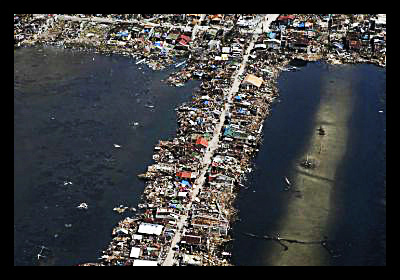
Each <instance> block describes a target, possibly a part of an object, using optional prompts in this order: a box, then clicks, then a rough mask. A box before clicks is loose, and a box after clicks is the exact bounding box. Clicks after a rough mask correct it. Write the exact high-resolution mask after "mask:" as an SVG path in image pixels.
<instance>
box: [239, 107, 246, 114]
mask: <svg viewBox="0 0 400 280" xmlns="http://www.w3.org/2000/svg"><path fill="white" fill-rule="evenodd" d="M237 112H238V113H239V114H245V113H246V110H244V109H243V108H239V109H238V110H237Z"/></svg>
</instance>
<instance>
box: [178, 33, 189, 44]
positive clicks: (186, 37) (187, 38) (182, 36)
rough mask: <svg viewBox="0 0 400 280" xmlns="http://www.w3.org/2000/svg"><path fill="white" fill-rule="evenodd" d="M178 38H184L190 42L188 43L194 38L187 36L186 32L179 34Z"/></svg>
mask: <svg viewBox="0 0 400 280" xmlns="http://www.w3.org/2000/svg"><path fill="white" fill-rule="evenodd" d="M178 39H183V40H185V41H186V42H188V43H189V42H190V41H191V40H192V39H190V37H189V36H186V35H184V34H182V35H181V36H179V38H178Z"/></svg>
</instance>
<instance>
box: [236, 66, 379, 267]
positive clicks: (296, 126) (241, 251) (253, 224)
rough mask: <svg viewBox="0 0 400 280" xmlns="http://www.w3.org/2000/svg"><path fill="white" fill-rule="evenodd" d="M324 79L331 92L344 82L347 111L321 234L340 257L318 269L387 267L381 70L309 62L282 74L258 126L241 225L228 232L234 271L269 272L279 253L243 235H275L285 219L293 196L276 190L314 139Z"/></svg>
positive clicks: (273, 244) (242, 196)
mask: <svg viewBox="0 0 400 280" xmlns="http://www.w3.org/2000/svg"><path fill="white" fill-rule="evenodd" d="M327 80H328V81H329V80H331V81H330V83H332V84H330V85H329V87H331V88H333V87H335V84H334V82H335V81H336V82H337V81H339V80H345V81H346V82H348V84H350V87H351V88H350V89H349V92H350V94H351V95H352V96H351V98H352V100H354V107H353V109H352V110H353V111H352V115H351V117H350V118H349V121H348V124H347V125H348V130H349V135H348V137H347V144H346V146H347V148H346V153H345V156H344V159H343V160H342V161H341V162H340V164H339V166H338V169H337V170H338V171H337V174H336V178H337V183H336V184H335V188H334V191H333V193H332V194H331V199H330V203H331V212H330V223H329V225H328V227H327V231H328V234H327V235H328V238H329V239H330V240H332V242H331V243H330V246H331V247H332V248H333V249H334V250H335V253H337V255H340V257H335V258H330V259H329V260H328V261H327V262H326V263H324V265H386V70H385V69H382V68H379V67H377V66H374V65H369V64H363V65H326V64H324V63H320V62H317V63H308V64H307V65H306V66H305V67H302V69H301V71H299V72H283V73H282V74H281V76H280V77H279V79H278V84H279V89H280V95H281V96H280V102H278V103H276V104H275V105H274V108H273V111H272V114H271V116H270V117H269V118H268V119H267V120H266V121H265V122H264V131H263V133H264V140H263V144H262V146H261V148H260V152H259V153H258V155H257V157H256V158H255V160H254V164H255V168H254V171H253V172H252V173H251V174H250V175H249V177H248V181H247V182H246V186H247V187H249V188H248V189H247V190H243V191H242V192H241V193H240V194H239V196H238V200H237V202H236V206H237V207H238V209H239V210H240V213H239V219H240V220H238V221H237V222H236V223H235V224H234V227H233V236H234V238H235V240H234V241H233V244H232V246H233V263H234V264H235V265H271V262H270V260H271V258H272V256H271V254H274V253H276V252H277V250H281V249H282V247H280V245H279V244H277V243H276V242H271V241H266V240H262V239H254V238H249V237H247V236H245V235H243V232H251V233H254V234H257V235H260V236H262V235H265V234H274V233H279V226H278V225H279V224H280V221H281V219H284V217H285V216H286V215H290V213H287V205H288V203H290V201H291V199H293V196H292V195H289V194H288V193H287V192H284V191H282V178H284V176H286V175H287V174H290V173H293V172H294V170H293V165H292V162H293V160H294V159H296V158H298V155H299V154H301V153H302V151H303V150H304V148H305V147H306V146H307V145H308V143H307V139H309V137H310V134H311V133H315V131H314V128H315V127H314V125H313V118H314V115H315V113H316V111H317V110H318V108H319V104H320V102H321V96H322V94H321V88H323V87H324V85H323V84H322V83H324V82H323V81H325V82H326V81H327ZM325 87H326V86H325ZM380 110H382V111H383V113H379V111H380ZM338 111H340V110H338ZM289 250H290V249H289ZM303 263H304V262H303Z"/></svg>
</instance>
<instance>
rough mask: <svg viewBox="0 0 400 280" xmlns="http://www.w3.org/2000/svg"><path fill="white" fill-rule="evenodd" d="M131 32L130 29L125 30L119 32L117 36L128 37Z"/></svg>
mask: <svg viewBox="0 0 400 280" xmlns="http://www.w3.org/2000/svg"><path fill="white" fill-rule="evenodd" d="M128 35H129V33H128V31H123V32H118V33H117V36H119V37H128Z"/></svg>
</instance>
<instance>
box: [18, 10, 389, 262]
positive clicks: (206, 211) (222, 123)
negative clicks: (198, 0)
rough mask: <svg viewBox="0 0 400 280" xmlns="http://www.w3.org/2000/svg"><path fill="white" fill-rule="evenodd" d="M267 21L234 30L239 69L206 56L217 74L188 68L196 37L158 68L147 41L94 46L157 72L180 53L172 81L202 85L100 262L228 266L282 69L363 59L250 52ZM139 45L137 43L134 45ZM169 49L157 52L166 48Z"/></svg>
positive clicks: (180, 109)
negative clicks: (234, 227)
mask: <svg viewBox="0 0 400 280" xmlns="http://www.w3.org/2000/svg"><path fill="white" fill-rule="evenodd" d="M271 16H272V15H268V17H269V18H270V20H269V22H268V23H267V22H266V21H265V19H266V18H267V16H265V17H264V23H261V22H260V21H258V23H257V24H256V25H255V27H254V29H253V32H246V33H241V32H237V33H236V34H235V35H236V37H239V38H240V40H239V42H241V43H242V44H241V47H240V49H241V54H239V59H236V64H235V65H234V67H230V65H229V64H228V63H226V60H222V59H221V57H220V56H215V59H214V61H213V62H212V61H210V60H208V66H209V67H210V66H214V67H213V69H215V70H214V71H213V72H211V73H210V72H209V67H207V64H206V63H203V64H205V65H204V66H201V68H200V69H199V68H198V67H195V66H194V65H191V64H194V63H196V62H197V65H199V59H198V57H195V55H193V56H192V53H195V50H196V47H195V46H197V45H199V44H200V43H201V42H197V41H196V38H194V39H195V40H193V41H194V42H195V44H194V46H191V47H190V48H189V49H185V50H183V51H179V50H177V51H174V52H173V55H167V56H166V57H164V60H163V61H162V63H160V61H159V57H157V55H154V53H153V54H152V53H151V52H147V51H145V53H143V50H146V48H147V47H148V46H149V45H148V44H147V43H146V42H144V43H143V44H142V43H140V42H139V44H140V46H141V47H142V48H141V47H139V50H138V51H133V52H131V53H127V52H126V49H124V48H118V47H116V48H114V47H113V48H110V49H107V50H102V49H101V48H100V47H99V46H95V47H94V49H96V50H97V51H99V52H103V51H104V52H111V53H119V54H123V55H126V54H127V55H132V56H134V57H139V58H137V59H138V60H139V59H145V60H146V62H145V63H146V64H148V65H149V64H150V65H149V66H150V67H152V68H153V70H159V69H162V68H163V67H165V66H164V65H170V64H171V63H172V61H173V60H174V59H175V58H176V57H183V58H186V59H187V65H185V66H184V67H183V69H182V70H181V71H180V72H177V73H176V74H173V75H171V77H170V78H169V79H168V81H167V82H169V83H172V84H175V85H176V86H181V85H183V84H184V83H185V82H186V81H187V80H189V79H190V78H193V76H199V77H200V79H202V80H203V82H202V85H201V89H200V90H199V92H196V93H194V96H193V100H192V103H191V104H183V105H182V106H180V107H178V108H177V111H178V112H177V114H178V131H177V137H176V138H174V139H173V140H172V141H161V140H160V142H159V145H157V146H156V147H155V153H154V155H153V159H154V160H155V162H156V163H155V164H153V165H151V166H149V167H148V169H147V172H145V173H144V174H141V175H140V176H141V177H142V178H144V179H146V187H145V190H144V197H143V203H140V204H139V205H138V208H139V211H138V212H139V213H138V214H137V215H136V216H135V217H134V218H126V219H125V220H123V221H121V222H120V223H119V224H118V226H117V227H115V228H114V229H113V241H112V242H111V244H110V245H109V247H108V249H107V250H105V251H103V256H102V259H103V261H102V263H101V265H160V264H161V265H176V264H178V263H179V265H230V263H229V260H230V256H231V253H230V252H228V251H227V250H225V249H224V246H225V245H224V244H226V243H227V242H229V241H230V240H231V238H230V236H229V232H230V230H231V229H230V224H231V222H232V221H234V220H235V213H236V211H237V210H236V209H234V208H233V202H234V200H235V195H236V193H237V192H238V191H239V190H240V188H241V183H242V180H243V178H244V177H245V176H246V173H248V172H251V168H250V164H251V159H252V158H253V157H254V155H255V154H256V153H257V152H258V147H259V145H260V141H261V139H262V124H263V122H264V120H265V119H266V117H267V116H268V115H269V113H270V105H271V104H272V103H273V102H274V100H275V99H276V97H277V96H278V89H277V86H276V79H277V77H278V76H279V73H280V72H281V71H291V70H293V69H294V70H297V68H289V67H288V66H287V65H288V63H289V62H290V61H291V60H293V59H295V58H300V59H303V60H310V61H313V60H314V61H315V60H322V59H326V60H327V61H328V62H330V63H333V64H335V63H336V64H337V63H341V62H342V61H345V62H346V61H352V63H359V62H363V61H364V60H365V58H363V57H361V56H359V57H357V56H355V57H354V59H350V58H341V57H334V56H333V55H332V54H327V55H326V54H314V55H312V54H292V53H286V54H284V56H282V54H280V55H279V54H274V53H272V54H271V55H270V56H268V57H265V56H262V55H259V53H258V52H253V53H252V54H251V51H252V50H253V47H254V46H255V45H256V43H257V40H258V39H259V37H261V39H262V38H265V37H264V32H261V33H257V32H256V29H260V28H261V29H262V30H264V25H266V26H268V28H269V26H270V24H271V22H272V19H276V18H278V17H279V15H273V16H274V18H271ZM203 18H204V17H203ZM260 23H261V25H260ZM196 26H197V25H196V24H195V25H194V27H196ZM268 31H269V30H268V29H267V30H266V31H265V33H266V32H268ZM249 33H250V36H249ZM87 34H89V33H86V36H87ZM94 36H95V35H91V36H87V37H88V38H91V37H94ZM199 37H200V36H199ZM45 38H46V37H45ZM249 40H251V41H250V42H249ZM138 41H141V40H136V41H135V42H138ZM261 42H262V41H261ZM47 43H49V42H47ZM53 43H54V42H53ZM258 43H259V42H258ZM54 44H55V45H57V44H58V43H57V42H55V43H54ZM126 44H127V43H126V42H125V43H124V44H123V45H124V46H125V45H126ZM259 44H260V43H259ZM22 45H24V44H22ZM28 45H29V41H28ZM59 45H60V44H59ZM60 46H63V47H66V46H67V47H69V46H78V47H83V48H86V47H87V46H88V42H85V41H79V40H77V41H76V42H73V44H72V45H70V44H65V43H63V44H62V45H60ZM100 46H101V45H100ZM92 47H93V46H92ZM165 49H167V48H166V47H164V46H161V50H165ZM243 50H246V52H245V53H243ZM92 51H93V50H92ZM170 51H171V50H168V52H170ZM239 53H240V52H239ZM189 54H190V55H189ZM254 56H255V57H254ZM216 57H219V58H220V59H216ZM282 57H283V59H282ZM339 59H340V60H339ZM157 60H158V61H157ZM196 60H197V61H196ZM156 61H157V62H156ZM247 62H248V64H246V63H247ZM372 62H373V63H377V62H376V61H375V62H374V61H372ZM378 63H380V62H379V61H378ZM239 65H240V68H239V69H237V67H238V66H239ZM381 66H382V65H381ZM176 67H177V66H176ZM260 69H261V70H260ZM216 70H219V71H216ZM199 72H200V73H199ZM203 76H208V79H204V78H203ZM209 78H211V79H209ZM228 89H229V90H228ZM235 94H236V95H235ZM211 109H213V110H211ZM218 142H220V144H218ZM177 245H178V246H177ZM148 248H151V250H149V249H148ZM193 248H194V249H193ZM88 265H91V264H88ZM99 265H100V264H99Z"/></svg>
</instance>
